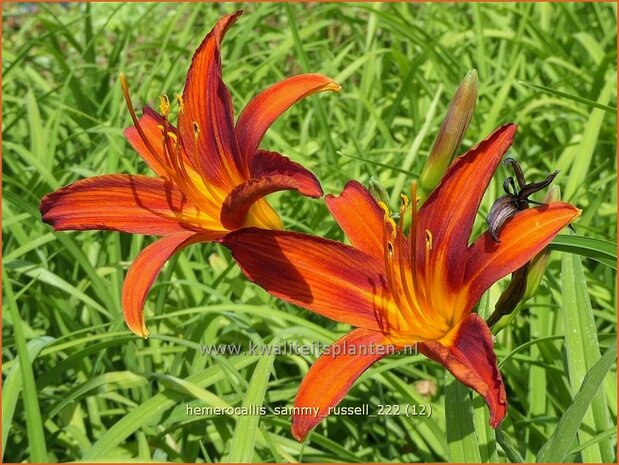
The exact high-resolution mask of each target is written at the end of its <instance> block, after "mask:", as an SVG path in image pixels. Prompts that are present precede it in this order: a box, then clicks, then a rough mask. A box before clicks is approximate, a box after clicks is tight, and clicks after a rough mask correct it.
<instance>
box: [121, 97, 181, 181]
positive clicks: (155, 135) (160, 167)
mask: <svg viewBox="0 0 619 465" xmlns="http://www.w3.org/2000/svg"><path fill="white" fill-rule="evenodd" d="M139 121H140V127H141V128H142V130H143V131H144V135H145V136H146V142H145V141H144V140H143V139H142V137H141V136H140V134H139V132H138V130H137V129H136V128H135V126H130V127H128V128H127V129H125V131H124V132H123V134H124V136H125V138H126V139H127V140H128V141H129V143H130V144H131V146H132V147H133V148H134V149H135V151H136V152H138V154H140V156H141V157H142V158H143V159H144V161H145V162H146V163H147V164H148V166H150V168H151V169H152V170H153V171H154V172H155V173H156V174H157V175H158V176H162V177H163V176H166V175H167V173H168V170H169V169H170V167H168V166H166V165H167V163H166V159H165V155H164V152H163V142H162V140H163V133H162V129H161V127H160V126H162V125H163V118H162V116H161V115H160V114H159V113H157V112H156V111H155V110H153V109H152V108H150V107H145V108H144V114H143V115H142V117H141V118H140V120H139ZM169 132H172V133H173V134H174V135H176V133H177V131H176V128H175V127H174V126H172V125H170V128H169ZM147 143H148V144H149V145H150V146H151V147H152V149H153V150H154V153H153V151H151V150H150V148H149V147H148V145H147ZM183 156H184V154H183Z"/></svg>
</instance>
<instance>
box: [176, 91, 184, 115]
mask: <svg viewBox="0 0 619 465" xmlns="http://www.w3.org/2000/svg"><path fill="white" fill-rule="evenodd" d="M176 103H178V114H179V115H182V114H183V111H184V110H185V102H183V97H182V96H181V95H180V94H176Z"/></svg>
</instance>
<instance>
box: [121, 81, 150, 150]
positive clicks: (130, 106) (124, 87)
mask: <svg viewBox="0 0 619 465" xmlns="http://www.w3.org/2000/svg"><path fill="white" fill-rule="evenodd" d="M120 86H121V87H122V91H123V95H124V96H125V103H126V104H127V108H128V109H129V114H130V115H131V120H132V121H133V126H135V129H136V130H137V131H138V134H139V135H140V138H141V139H142V142H144V145H145V146H146V148H147V149H148V150H149V151H150V153H151V154H152V155H153V156H154V157H155V159H157V160H158V159H159V155H158V154H157V152H156V151H155V149H154V147H153V146H152V145H151V143H150V142H149V141H148V139H147V138H146V134H144V130H143V129H142V126H141V125H140V121H139V119H138V117H137V115H136V113H135V109H134V108H133V103H132V102H131V97H130V96H129V86H128V85H127V78H126V77H125V74H124V73H120Z"/></svg>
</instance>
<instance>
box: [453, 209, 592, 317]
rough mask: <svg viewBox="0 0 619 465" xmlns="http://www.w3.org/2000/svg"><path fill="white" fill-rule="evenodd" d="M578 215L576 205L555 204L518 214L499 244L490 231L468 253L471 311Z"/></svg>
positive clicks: (503, 232)
mask: <svg viewBox="0 0 619 465" xmlns="http://www.w3.org/2000/svg"><path fill="white" fill-rule="evenodd" d="M578 215H580V210H578V209H577V208H576V207H574V206H573V205H571V204H569V203H565V202H553V203H549V204H546V205H541V206H539V207H535V208H528V209H526V210H524V211H521V212H518V213H516V214H515V215H514V216H513V217H512V218H510V219H508V220H507V221H506V222H505V224H504V225H503V226H502V227H501V230H500V231H499V234H498V240H499V242H497V241H495V240H494V239H493V238H492V234H491V232H490V231H487V232H486V233H485V234H483V235H482V236H480V237H479V238H478V239H477V240H476V241H475V242H474V243H473V244H472V245H471V247H470V249H469V250H468V252H467V255H468V258H467V262H466V272H465V280H466V282H465V284H466V285H467V286H468V287H469V295H468V305H467V309H470V308H471V307H472V306H473V305H475V303H477V301H478V300H479V299H480V298H481V296H482V294H483V293H484V292H486V290H487V289H488V288H489V287H490V286H492V284H494V283H495V282H497V281H498V280H499V279H501V278H502V277H503V276H507V275H508V274H509V273H511V272H513V271H515V270H517V269H518V268H520V267H521V266H523V265H524V264H525V263H527V262H528V261H529V260H531V259H532V258H533V257H535V255H537V254H538V253H539V252H541V251H542V250H543V249H544V247H546V246H547V245H548V244H549V243H550V241H552V239H553V238H554V237H555V236H556V235H557V234H558V233H559V232H560V231H561V230H562V229H563V228H565V227H566V226H567V225H568V224H569V223H570V222H572V221H573V220H574V219H575V218H576V217H577V216H578Z"/></svg>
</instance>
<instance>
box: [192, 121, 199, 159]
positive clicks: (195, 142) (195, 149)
mask: <svg viewBox="0 0 619 465" xmlns="http://www.w3.org/2000/svg"><path fill="white" fill-rule="evenodd" d="M199 136H200V126H198V123H196V122H195V121H194V122H193V161H194V163H195V164H196V166H200V157H198V138H199Z"/></svg>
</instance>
